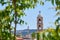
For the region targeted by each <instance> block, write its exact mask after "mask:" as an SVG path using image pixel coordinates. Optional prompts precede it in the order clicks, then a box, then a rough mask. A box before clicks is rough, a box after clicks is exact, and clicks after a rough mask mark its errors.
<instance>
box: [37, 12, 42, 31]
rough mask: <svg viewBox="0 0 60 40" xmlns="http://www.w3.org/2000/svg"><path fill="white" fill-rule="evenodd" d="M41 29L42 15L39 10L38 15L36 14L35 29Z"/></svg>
mask: <svg viewBox="0 0 60 40" xmlns="http://www.w3.org/2000/svg"><path fill="white" fill-rule="evenodd" d="M42 30H43V17H42V16H41V14H40V12H39V15H38V16H37V31H42Z"/></svg>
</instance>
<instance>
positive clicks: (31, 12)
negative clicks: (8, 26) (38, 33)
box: [0, 2, 56, 30]
mask: <svg viewBox="0 0 60 40" xmlns="http://www.w3.org/2000/svg"><path fill="white" fill-rule="evenodd" d="M4 7H5V6H3V7H2V6H1V5H0V9H4ZM51 7H53V5H52V4H51V3H50V2H45V4H44V6H41V5H40V4H37V6H36V7H35V8H34V9H26V10H25V11H24V12H25V14H26V15H27V16H24V17H22V19H23V20H24V21H25V22H27V23H28V24H27V25H25V24H23V25H19V24H18V25H17V30H24V29H27V27H28V26H29V29H36V28H37V16H38V14H39V11H41V13H40V14H41V15H42V17H43V28H44V29H46V28H51V26H52V28H55V27H54V21H55V20H56V18H55V15H56V11H55V9H49V8H51ZM12 25H13V26H14V24H12Z"/></svg>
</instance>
